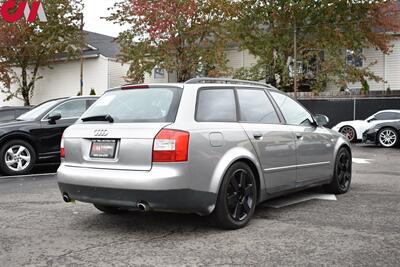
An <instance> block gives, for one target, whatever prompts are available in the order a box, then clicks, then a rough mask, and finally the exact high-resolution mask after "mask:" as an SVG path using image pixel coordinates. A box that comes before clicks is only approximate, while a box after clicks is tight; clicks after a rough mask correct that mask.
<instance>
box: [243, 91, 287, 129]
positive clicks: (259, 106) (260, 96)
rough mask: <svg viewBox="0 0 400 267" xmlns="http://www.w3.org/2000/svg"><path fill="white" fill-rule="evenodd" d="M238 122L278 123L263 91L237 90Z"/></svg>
mask: <svg viewBox="0 0 400 267" xmlns="http://www.w3.org/2000/svg"><path fill="white" fill-rule="evenodd" d="M237 92H238V99H239V107H240V121H241V122H247V123H261V124H262V123H268V124H278V123H280V120H279V117H278V114H277V113H276V111H275V108H274V106H273V105H272V103H271V101H270V100H269V98H268V96H267V94H266V93H265V91H264V90H253V89H239V90H237Z"/></svg>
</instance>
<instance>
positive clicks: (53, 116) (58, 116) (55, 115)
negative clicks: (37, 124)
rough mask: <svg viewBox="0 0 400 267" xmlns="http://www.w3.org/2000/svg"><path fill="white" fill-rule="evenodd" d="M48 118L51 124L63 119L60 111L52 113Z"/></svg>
mask: <svg viewBox="0 0 400 267" xmlns="http://www.w3.org/2000/svg"><path fill="white" fill-rule="evenodd" d="M47 118H48V119H49V124H55V123H56V121H58V120H60V119H61V114H60V113H58V112H56V113H51V114H50V115H49V116H48V117H47Z"/></svg>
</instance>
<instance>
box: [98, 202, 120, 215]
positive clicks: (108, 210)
mask: <svg viewBox="0 0 400 267" xmlns="http://www.w3.org/2000/svg"><path fill="white" fill-rule="evenodd" d="M93 205H94V206H95V207H96V209H98V210H99V211H101V212H104V213H107V214H120V213H124V212H126V210H124V209H121V208H119V207H112V206H105V205H99V204H93Z"/></svg>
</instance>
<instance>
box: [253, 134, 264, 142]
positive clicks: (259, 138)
mask: <svg viewBox="0 0 400 267" xmlns="http://www.w3.org/2000/svg"><path fill="white" fill-rule="evenodd" d="M253 136H254V139H256V140H261V139H262V138H263V134H262V133H254V134H253Z"/></svg>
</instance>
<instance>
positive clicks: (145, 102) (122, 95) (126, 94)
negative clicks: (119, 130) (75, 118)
mask: <svg viewBox="0 0 400 267" xmlns="http://www.w3.org/2000/svg"><path fill="white" fill-rule="evenodd" d="M181 95H182V89H181V88H175V87H166V88H146V89H130V90H116V91H110V92H107V93H105V94H104V95H103V96H102V97H101V98H100V99H99V100H98V101H96V102H95V103H94V104H93V105H92V106H91V107H90V108H89V109H88V110H87V111H86V112H85V113H84V114H83V115H82V118H88V117H95V116H105V115H110V116H111V117H112V118H113V119H114V122H116V123H118V122H121V123H132V122H133V123H134V122H137V123H143V122H149V123H151V122H174V121H175V118H176V113H177V112H178V106H179V102H180V99H181Z"/></svg>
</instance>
